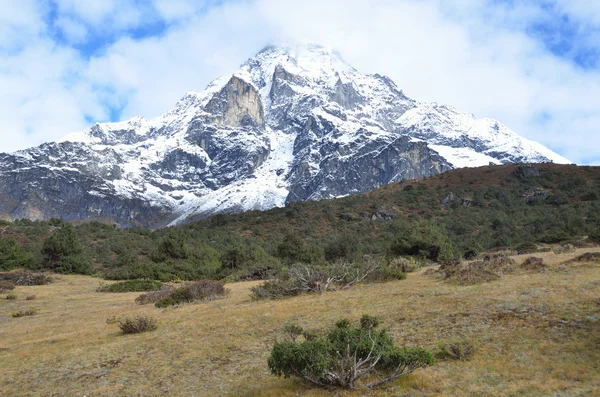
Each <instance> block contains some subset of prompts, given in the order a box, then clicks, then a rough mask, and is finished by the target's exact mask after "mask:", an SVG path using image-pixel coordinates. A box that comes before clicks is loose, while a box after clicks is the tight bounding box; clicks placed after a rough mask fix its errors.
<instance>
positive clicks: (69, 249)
mask: <svg viewBox="0 0 600 397" xmlns="http://www.w3.org/2000/svg"><path fill="white" fill-rule="evenodd" d="M42 255H43V256H44V268H46V269H48V270H52V271H54V272H57V273H66V274H70V273H76V274H92V273H93V272H94V266H93V264H92V261H91V259H90V258H89V256H88V255H86V253H85V252H84V249H83V245H82V244H81V241H80V240H79V236H78V235H77V233H76V231H75V227H74V226H73V225H71V224H69V223H64V224H63V225H62V227H60V228H58V229H56V230H55V231H54V233H52V234H51V235H50V236H49V237H48V238H47V239H46V240H44V243H43V247H42Z"/></svg>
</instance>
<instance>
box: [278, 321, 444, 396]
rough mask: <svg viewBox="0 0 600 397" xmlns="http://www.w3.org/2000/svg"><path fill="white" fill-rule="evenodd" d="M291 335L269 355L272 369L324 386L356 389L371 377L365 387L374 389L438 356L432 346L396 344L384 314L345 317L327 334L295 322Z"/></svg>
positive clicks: (279, 373)
mask: <svg viewBox="0 0 600 397" xmlns="http://www.w3.org/2000/svg"><path fill="white" fill-rule="evenodd" d="M302 331H303V330H302ZM301 333H302V334H303V335H305V336H304V338H302V340H300V338H299V336H300V334H301ZM290 339H291V340H289V341H284V342H277V343H275V345H274V346H273V349H272V351H271V355H270V357H269V359H268V366H269V369H270V371H271V373H272V374H273V375H276V376H282V375H283V376H284V377H286V378H287V377H290V376H297V377H300V378H302V379H304V380H306V381H308V382H310V383H312V384H314V385H317V386H320V387H330V386H337V387H343V388H348V389H355V388H356V386H357V384H358V382H359V380H360V379H361V378H363V377H368V378H369V380H370V383H368V384H366V385H364V387H367V388H374V387H377V386H380V385H382V384H384V383H386V382H389V381H391V380H394V379H397V378H399V377H401V376H403V375H407V374H409V373H411V372H413V371H414V370H416V369H418V368H423V367H427V366H430V365H433V361H434V360H433V355H432V354H431V353H430V352H429V351H427V350H424V349H421V348H408V347H398V346H396V345H395V343H394V341H393V340H392V338H391V337H390V336H389V334H388V333H387V331H386V330H385V329H379V319H378V318H376V317H371V316H367V315H364V316H363V317H362V319H361V321H360V325H359V326H353V325H352V323H351V322H350V321H349V320H347V319H342V320H340V321H338V322H337V323H336V324H335V326H333V327H332V328H330V329H329V330H328V331H327V332H326V333H316V332H301V328H300V327H295V328H294V332H293V333H292V334H291V335H290Z"/></svg>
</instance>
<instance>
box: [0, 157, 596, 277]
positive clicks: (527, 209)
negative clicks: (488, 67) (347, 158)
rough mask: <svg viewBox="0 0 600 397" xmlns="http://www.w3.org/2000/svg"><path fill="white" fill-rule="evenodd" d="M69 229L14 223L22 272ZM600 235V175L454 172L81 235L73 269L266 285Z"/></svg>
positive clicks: (96, 226)
mask: <svg viewBox="0 0 600 397" xmlns="http://www.w3.org/2000/svg"><path fill="white" fill-rule="evenodd" d="M65 225H66V224H65V223H64V222H63V221H60V220H53V221H50V222H32V221H27V220H22V221H18V222H16V223H8V222H6V223H4V226H2V228H1V236H2V237H3V238H4V240H6V241H8V240H11V239H13V240H16V243H15V244H17V245H18V246H22V247H24V248H23V250H24V252H23V253H22V254H23V255H22V256H27V258H28V259H27V261H25V259H23V258H21V257H20V258H21V262H18V261H17V262H15V263H23V264H22V265H21V266H25V267H32V268H36V267H37V268H39V267H42V268H43V267H46V268H47V266H48V265H49V264H48V262H47V260H48V258H47V257H45V256H44V255H43V254H42V245H43V243H44V240H45V239H46V238H48V236H51V235H54V234H56V233H57V232H61V233H63V232H66V231H67V230H66V229H65ZM599 227H600V168H599V167H577V166H571V165H556V164H540V165H536V166H527V167H523V166H520V165H503V166H488V167H481V168H472V169H459V170H452V171H448V172H446V173H443V174H441V175H438V176H434V177H431V178H426V179H420V180H414V181H405V182H400V183H394V184H390V185H388V186H385V187H382V188H379V189H377V190H375V191H373V192H370V193H367V194H362V195H353V196H349V197H345V198H341V199H335V200H325V201H320V202H304V203H293V204H290V205H288V206H287V207H285V208H281V209H272V210H269V211H250V212H246V213H242V214H236V215H222V214H221V215H216V216H213V217H211V218H208V219H203V220H200V221H197V222H192V223H190V224H187V225H183V226H178V227H173V228H167V229H161V230H156V231H150V230H144V229H118V228H115V227H113V226H112V225H105V224H101V223H97V222H93V223H83V224H80V225H78V226H76V230H75V232H74V235H76V237H73V238H74V239H76V240H78V244H79V246H80V247H79V251H78V252H79V253H78V254H77V255H76V257H77V258H75V259H76V260H77V261H80V262H81V261H83V262H85V261H88V262H90V263H87V262H86V264H85V266H87V267H86V268H85V269H86V271H85V272H84V273H94V272H96V273H100V274H102V275H104V276H105V277H111V278H137V277H150V278H155V279H163V280H167V281H168V280H171V279H177V278H179V279H197V278H220V279H223V278H227V279H229V280H242V279H246V278H256V277H259V278H260V277H266V276H267V275H268V274H272V273H273V272H276V271H278V269H279V268H280V267H281V266H282V265H285V264H288V263H290V262H293V261H301V262H308V263H313V264H315V265H319V264H323V263H325V262H335V261H339V260H344V261H350V262H353V261H361V260H364V258H365V257H375V258H383V257H390V255H391V256H394V255H412V256H417V257H420V258H422V259H426V260H431V261H444V260H454V259H458V258H461V257H463V256H464V255H465V254H467V253H469V252H474V253H478V252H483V251H488V250H491V249H496V248H504V249H506V248H510V249H513V250H514V249H517V250H518V249H527V250H532V249H535V244H540V243H561V242H563V243H570V244H574V245H576V246H586V245H589V244H591V243H594V242H597V241H598V239H600V231H599ZM67 229H68V228H67ZM61 233H59V234H61ZM586 236H589V238H588V240H587V241H586V240H585V237H586ZM7 239H8V240H7ZM527 244H528V245H529V247H527ZM532 244H533V248H532V246H531V245H532ZM0 251H1V250H0ZM28 255H29V256H28ZM75 259H74V260H75ZM91 262H93V263H91ZM77 263H79V262H77ZM14 266H17V265H16V264H15V265H14ZM3 267H4V268H5V269H8V268H10V266H8V265H4V266H3ZM54 270H57V271H67V272H69V271H72V270H69V269H63V270H61V269H56V268H55V269H54Z"/></svg>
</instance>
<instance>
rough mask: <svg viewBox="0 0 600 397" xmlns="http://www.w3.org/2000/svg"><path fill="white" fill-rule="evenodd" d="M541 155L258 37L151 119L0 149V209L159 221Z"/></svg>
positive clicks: (553, 157)
mask: <svg viewBox="0 0 600 397" xmlns="http://www.w3.org/2000/svg"><path fill="white" fill-rule="evenodd" d="M543 161H555V162H567V160H566V159H564V158H562V157H560V156H558V155H557V154H555V153H553V152H551V151H550V150H548V149H547V148H545V147H543V146H542V145H540V144H537V143H535V142H530V141H527V140H526V139H523V138H521V137H519V136H518V135H516V134H515V133H514V132H512V131H510V130H509V129H508V128H506V127H505V126H503V125H502V124H500V123H499V122H497V121H495V120H491V119H476V118H475V117H474V116H473V115H470V114H467V113H462V112H459V111H458V110H456V109H454V108H452V107H447V106H441V105H437V104H427V103H419V102H416V101H414V100H412V99H410V98H408V97H407V96H406V95H404V93H403V92H402V91H401V90H400V89H398V87H396V85H395V84H394V83H393V82H392V81H391V80H390V79H389V78H387V77H384V76H380V75H363V74H360V73H359V72H358V71H356V70H355V69H354V68H352V67H351V66H349V65H348V64H347V63H345V62H344V61H343V60H342V59H341V57H340V56H339V55H338V54H337V53H335V52H332V51H329V50H327V49H325V48H323V47H319V46H308V47H302V48H282V47H267V48H265V49H264V50H262V51H261V52H259V53H258V54H257V55H256V56H255V57H253V58H252V59H250V60H248V61H247V62H246V63H245V64H244V65H242V67H241V68H240V70H238V71H237V72H236V73H234V74H233V76H227V77H223V78H220V79H217V80H215V81H214V82H213V83H211V84H210V85H209V86H208V87H207V88H206V90H205V91H203V92H201V93H188V94H186V95H185V96H184V97H183V98H182V99H181V100H180V101H179V102H178V103H177V104H176V106H175V108H174V109H172V110H170V111H168V112H167V113H165V114H163V115H161V116H159V117H157V118H156V119H153V120H146V119H144V118H134V119H131V120H128V121H125V122H120V123H104V124H96V125H94V126H93V127H91V128H90V129H88V130H86V131H82V132H80V133H77V134H72V135H70V136H67V137H66V138H65V139H64V140H63V141H62V142H59V143H49V144H45V145H42V146H39V147H36V148H32V149H28V150H24V151H20V152H16V153H13V154H2V155H0V217H2V218H5V219H15V218H22V217H25V218H33V219H47V218H50V217H60V218H65V219H97V220H107V221H114V222H117V223H119V224H121V225H123V226H133V225H141V226H151V227H160V226H165V225H168V224H173V223H178V222H184V221H186V220H187V219H189V218H190V217H194V218H197V217H202V216H207V215H210V214H213V213H218V212H237V211H245V210H250V209H267V208H271V207H274V206H283V205H285V203H287V202H292V201H302V200H320V199H327V198H333V197H339V196H344V195H348V194H354V193H361V192H366V191H369V190H371V189H374V188H376V187H379V186H383V185H385V184H388V183H391V182H394V181H399V180H403V179H411V178H418V177H424V176H430V175H433V174H437V173H440V172H443V171H445V170H448V169H450V168H453V167H462V166H478V165H487V164H489V163H490V162H491V163H497V164H501V163H507V162H543Z"/></svg>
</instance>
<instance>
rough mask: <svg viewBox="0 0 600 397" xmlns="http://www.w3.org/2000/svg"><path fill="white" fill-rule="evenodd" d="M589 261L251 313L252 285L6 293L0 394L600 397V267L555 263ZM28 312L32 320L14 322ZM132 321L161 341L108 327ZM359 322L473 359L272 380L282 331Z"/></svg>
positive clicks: (376, 289) (80, 280)
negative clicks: (191, 296) (391, 377)
mask: <svg viewBox="0 0 600 397" xmlns="http://www.w3.org/2000/svg"><path fill="white" fill-rule="evenodd" d="M589 251H598V249H595V250H594V249H579V250H577V252H575V253H570V254H561V255H557V254H554V253H552V252H548V253H541V254H534V255H535V256H537V257H542V258H543V259H544V261H545V262H546V264H547V269H546V271H544V272H518V273H517V274H514V275H505V276H503V277H502V278H501V279H499V280H496V281H493V282H490V283H484V284H479V285H473V286H457V285H453V284H450V283H447V282H442V281H439V280H436V279H434V278H432V277H429V276H427V275H425V273H426V271H427V269H421V270H420V271H418V272H415V273H411V274H409V275H408V278H407V279H406V280H402V281H395V282H389V283H381V284H361V285H357V286H355V287H353V288H351V289H347V290H340V291H335V292H328V293H324V294H322V295H302V296H299V297H294V298H289V299H282V300H263V301H253V300H251V298H250V288H251V287H252V286H254V285H257V284H258V283H260V282H259V281H251V282H242V283H234V284H228V285H227V288H229V289H230V293H229V295H228V296H227V297H226V298H225V299H219V300H213V301H210V302H206V303H199V304H189V305H183V306H179V307H171V308H167V309H157V308H156V307H154V306H153V305H145V306H140V305H137V304H135V303H134V299H135V298H136V297H137V296H138V295H139V293H100V292H96V289H97V288H98V286H99V283H100V280H99V279H97V278H92V277H88V276H76V275H57V276H56V280H55V282H53V283H52V284H50V285H46V286H35V287H22V286H21V287H17V288H16V289H15V290H14V291H12V292H11V293H13V294H15V295H16V296H17V298H16V299H15V300H7V299H5V296H6V295H7V293H3V294H0V395H2V396H84V395H85V396H162V395H171V396H220V395H232V396H248V397H250V396H353V395H356V396H359V395H361V396H362V395H367V396H415V397H418V396H448V397H450V396H557V397H558V396H561V397H563V396H564V397H566V396H569V397H574V396H581V397H583V396H586V397H587V396H600V264H599V263H596V262H587V263H570V264H562V263H563V262H565V261H566V260H568V259H571V258H573V257H575V256H577V255H579V254H581V253H584V252H589ZM529 256H531V255H525V256H515V257H514V259H516V260H517V263H521V262H522V261H523V260H524V259H525V258H527V257H529ZM31 295H35V299H33V300H26V297H27V296H31ZM29 307H33V308H36V309H39V313H38V314H36V315H34V316H30V317H21V318H13V317H12V313H13V312H16V311H19V310H23V309H27V308H29ZM138 313H143V314H149V315H152V316H153V317H156V318H157V319H158V321H159V326H158V329H157V330H155V331H152V332H147V333H142V334H135V335H123V334H122V333H121V331H120V329H119V327H118V326H117V325H116V324H114V323H112V324H111V321H108V322H107V319H110V318H115V317H117V318H118V317H120V316H125V315H135V314H138ZM364 313H367V314H371V315H376V316H379V317H380V318H381V319H382V322H383V325H384V326H385V327H387V328H388V329H389V330H390V332H391V334H392V335H393V337H394V339H395V340H396V341H397V342H398V343H399V344H401V345H404V344H406V345H410V346H421V347H425V348H428V349H431V350H432V351H435V349H436V348H437V346H438V344H439V343H440V342H443V341H448V340H452V339H457V338H464V339H467V340H470V341H472V342H473V343H474V345H475V347H476V351H475V354H474V356H473V357H472V359H471V360H468V361H437V362H436V364H435V365H434V366H433V367H429V368H426V369H421V370H417V371H416V372H414V373H413V374H411V375H409V376H407V377H404V378H401V379H399V380H397V381H395V382H392V383H389V384H387V385H385V386H384V387H382V388H380V389H377V390H365V389H362V390H357V391H354V392H349V391H341V390H323V389H319V388H314V387H312V386H310V385H307V384H306V383H303V382H301V381H299V380H296V379H284V378H276V377H274V376H272V375H270V374H269V371H268V368H267V364H266V360H267V357H268V356H269V354H270V349H271V347H272V346H273V343H274V342H275V341H276V340H278V339H282V338H283V337H284V334H283V331H282V328H283V326H284V325H285V324H286V323H289V322H292V321H294V322H297V323H299V324H300V325H302V326H304V327H306V328H311V329H325V328H328V327H329V326H330V325H332V324H333V323H334V322H335V321H336V320H338V319H340V318H342V317H348V318H349V319H351V320H357V319H358V318H360V316H361V315H362V314H364Z"/></svg>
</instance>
